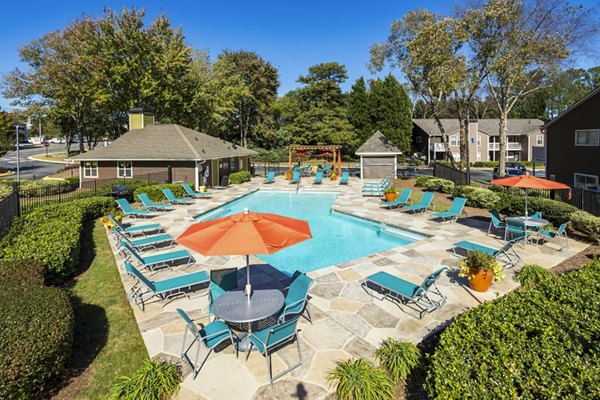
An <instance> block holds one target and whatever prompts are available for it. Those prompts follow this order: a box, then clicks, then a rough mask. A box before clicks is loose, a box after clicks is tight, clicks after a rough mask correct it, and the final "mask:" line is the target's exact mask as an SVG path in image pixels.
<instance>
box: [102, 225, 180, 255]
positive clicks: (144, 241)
mask: <svg viewBox="0 0 600 400" xmlns="http://www.w3.org/2000/svg"><path fill="white" fill-rule="evenodd" d="M112 233H113V234H114V235H115V238H116V239H117V240H118V242H117V246H118V245H119V244H120V243H121V242H125V243H127V244H129V246H131V247H132V248H134V249H135V250H137V251H144V250H147V249H149V248H150V249H155V250H156V249H157V248H159V247H163V246H172V245H173V244H174V243H175V239H174V238H173V236H171V235H169V234H168V233H161V234H158V235H151V236H145V237H143V238H140V239H131V238H129V237H128V236H127V235H125V234H124V233H123V232H121V231H120V230H118V229H117V228H112Z"/></svg>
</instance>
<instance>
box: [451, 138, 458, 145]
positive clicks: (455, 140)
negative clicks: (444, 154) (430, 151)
mask: <svg viewBox="0 0 600 400" xmlns="http://www.w3.org/2000/svg"><path fill="white" fill-rule="evenodd" d="M450 146H458V136H456V135H454V136H450Z"/></svg>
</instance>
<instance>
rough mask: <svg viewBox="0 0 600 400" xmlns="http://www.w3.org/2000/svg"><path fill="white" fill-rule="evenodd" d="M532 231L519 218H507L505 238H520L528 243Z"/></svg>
mask: <svg viewBox="0 0 600 400" xmlns="http://www.w3.org/2000/svg"><path fill="white" fill-rule="evenodd" d="M531 234H532V231H531V230H529V229H527V227H526V226H525V223H524V222H523V221H521V220H519V219H515V218H510V217H509V218H506V229H505V230H504V240H508V238H509V237H512V238H516V239H520V240H523V241H525V243H528V239H529V236H531Z"/></svg>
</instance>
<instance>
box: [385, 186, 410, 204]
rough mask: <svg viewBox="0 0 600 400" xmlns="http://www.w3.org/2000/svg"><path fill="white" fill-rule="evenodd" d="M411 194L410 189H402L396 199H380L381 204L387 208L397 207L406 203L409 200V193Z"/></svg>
mask: <svg viewBox="0 0 600 400" xmlns="http://www.w3.org/2000/svg"><path fill="white" fill-rule="evenodd" d="M411 194H412V189H402V192H401V193H400V196H398V198H397V199H396V200H392V201H384V200H382V201H381V204H382V205H384V206H386V207H387V208H393V207H396V208H399V207H402V206H405V205H407V204H408V203H409V202H410V195H411Z"/></svg>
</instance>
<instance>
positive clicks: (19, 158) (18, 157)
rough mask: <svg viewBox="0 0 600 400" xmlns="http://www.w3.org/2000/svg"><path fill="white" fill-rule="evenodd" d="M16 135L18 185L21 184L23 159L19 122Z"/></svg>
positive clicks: (16, 126)
mask: <svg viewBox="0 0 600 400" xmlns="http://www.w3.org/2000/svg"><path fill="white" fill-rule="evenodd" d="M15 129H16V134H17V143H16V145H17V184H19V185H20V184H21V157H20V153H19V121H17V123H16V125H15Z"/></svg>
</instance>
